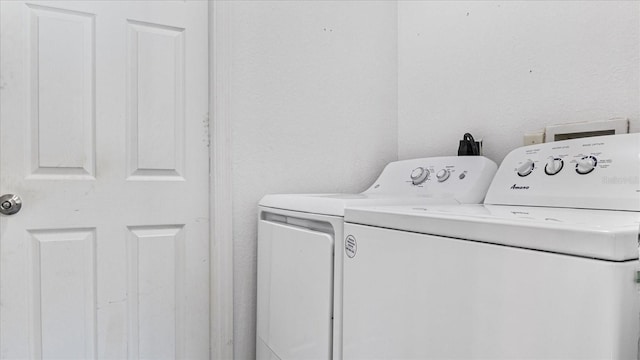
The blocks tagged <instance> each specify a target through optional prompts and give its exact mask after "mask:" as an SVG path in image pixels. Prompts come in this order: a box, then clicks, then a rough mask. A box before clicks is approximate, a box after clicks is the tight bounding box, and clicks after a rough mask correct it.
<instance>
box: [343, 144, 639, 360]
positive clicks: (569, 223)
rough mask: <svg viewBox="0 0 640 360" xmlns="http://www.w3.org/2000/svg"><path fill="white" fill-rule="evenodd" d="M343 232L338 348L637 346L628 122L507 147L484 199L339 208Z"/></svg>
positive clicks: (531, 353) (469, 351) (447, 351)
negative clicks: (587, 134) (597, 133)
mask: <svg viewBox="0 0 640 360" xmlns="http://www.w3.org/2000/svg"><path fill="white" fill-rule="evenodd" d="M344 234H345V237H346V238H347V239H349V241H350V242H352V243H353V245H349V244H346V247H345V248H344V249H343V251H346V253H350V254H351V256H349V257H345V258H344V264H343V293H342V295H343V309H342V313H343V320H342V336H343V346H342V351H343V352H342V354H341V355H342V358H343V359H345V360H351V359H625V360H626V359H638V358H639V354H638V347H639V345H640V319H639V316H640V294H639V287H638V281H639V278H638V270H639V268H640V267H639V262H638V245H639V243H640V134H628V135H615V136H602V137H592V138H583V139H574V140H568V141H562V142H553V143H545V144H539V145H533V146H527V147H523V148H519V149H516V150H514V151H513V152H511V153H510V154H509V155H507V157H506V158H505V159H504V161H503V162H502V164H501V166H500V168H499V170H498V172H497V173H496V175H495V178H494V180H493V181H492V183H491V186H490V188H489V191H488V193H487V196H486V200H485V204H484V205H459V206H445V205H426V206H415V205H410V206H404V205H403V206H374V207H366V208H365V207H362V208H352V209H347V210H346V212H345V226H344ZM352 248H353V249H356V250H352Z"/></svg>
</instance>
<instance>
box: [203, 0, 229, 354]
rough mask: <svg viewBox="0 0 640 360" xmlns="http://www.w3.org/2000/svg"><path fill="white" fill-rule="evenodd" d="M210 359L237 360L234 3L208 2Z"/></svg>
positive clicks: (215, 0)
mask: <svg viewBox="0 0 640 360" xmlns="http://www.w3.org/2000/svg"><path fill="white" fill-rule="evenodd" d="M208 3H209V129H210V131H209V143H210V146H209V162H210V166H209V169H210V190H209V196H210V206H209V209H210V218H211V219H210V222H209V223H210V231H209V238H210V239H209V240H210V241H209V251H210V254H209V263H210V272H209V273H210V276H209V282H210V284H209V285H210V286H209V289H210V297H209V302H210V305H209V306H210V319H209V323H210V336H211V340H210V357H211V359H233V222H232V210H233V203H232V191H231V190H232V183H231V182H232V175H231V124H230V119H229V97H230V96H229V85H230V84H231V79H230V74H231V56H230V54H231V53H230V50H231V32H230V29H231V26H230V22H229V19H230V15H231V11H230V10H231V8H230V6H231V4H230V2H228V1H218V0H210V1H209V2H208Z"/></svg>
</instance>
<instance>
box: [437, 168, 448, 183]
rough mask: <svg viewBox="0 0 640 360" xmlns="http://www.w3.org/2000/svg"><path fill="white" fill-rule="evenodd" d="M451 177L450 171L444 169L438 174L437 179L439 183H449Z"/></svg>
mask: <svg viewBox="0 0 640 360" xmlns="http://www.w3.org/2000/svg"><path fill="white" fill-rule="evenodd" d="M449 175H451V172H450V171H449V170H447V169H442V170H440V171H438V173H437V174H436V179H438V182H444V181H447V179H448V178H449Z"/></svg>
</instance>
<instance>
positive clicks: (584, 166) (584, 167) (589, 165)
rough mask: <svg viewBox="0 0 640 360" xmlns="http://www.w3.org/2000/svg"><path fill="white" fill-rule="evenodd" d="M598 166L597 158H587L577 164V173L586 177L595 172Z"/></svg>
mask: <svg viewBox="0 0 640 360" xmlns="http://www.w3.org/2000/svg"><path fill="white" fill-rule="evenodd" d="M596 165H598V159H596V158H595V156H585V157H583V158H582V159H580V160H578V163H577V164H576V172H577V173H578V174H580V175H586V174H588V173H590V172H592V171H593V169H595V168H596Z"/></svg>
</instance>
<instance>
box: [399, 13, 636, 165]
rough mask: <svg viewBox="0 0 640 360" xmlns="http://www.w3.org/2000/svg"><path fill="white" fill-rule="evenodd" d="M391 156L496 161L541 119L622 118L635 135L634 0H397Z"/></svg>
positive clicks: (542, 122)
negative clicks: (461, 150) (471, 142)
mask: <svg viewBox="0 0 640 360" xmlns="http://www.w3.org/2000/svg"><path fill="white" fill-rule="evenodd" d="M398 25H399V30H398V63H399V72H398V73H399V78H398V99H399V101H398V150H399V157H400V158H412V157H419V156H433V155H447V154H449V155H451V154H456V151H457V146H458V139H459V138H460V137H461V136H462V135H463V134H464V132H465V131H469V132H471V133H472V134H474V135H475V136H477V137H482V138H484V150H485V155H487V156H488V157H489V158H491V159H493V160H495V161H497V162H498V163H499V162H500V161H502V159H503V158H504V156H505V155H506V154H507V153H508V152H509V151H510V150H511V149H513V148H515V147H518V146H522V135H523V133H524V132H528V131H531V130H536V129H541V128H543V127H544V126H545V125H547V124H554V123H565V122H576V121H592V120H603V119H608V118H612V117H627V118H630V119H631V120H632V121H633V128H634V129H635V130H636V131H640V128H639V127H638V120H639V119H640V76H639V73H640V71H639V70H640V58H639V55H640V49H639V44H640V2H637V1H623V2H619V1H603V2H596V1H514V2H511V1H500V2H488V1H477V2H476V1H471V2H458V1H455V2H438V1H421V2H418V1H406V2H404V1H403V2H400V3H399V4H398Z"/></svg>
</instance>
